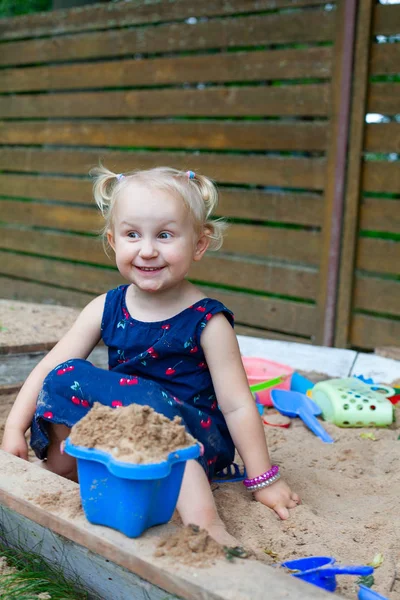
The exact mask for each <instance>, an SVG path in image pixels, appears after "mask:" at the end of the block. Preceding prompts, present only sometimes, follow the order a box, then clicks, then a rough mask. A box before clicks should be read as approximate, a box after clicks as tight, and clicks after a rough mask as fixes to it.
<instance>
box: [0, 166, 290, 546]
mask: <svg viewBox="0 0 400 600" xmlns="http://www.w3.org/2000/svg"><path fill="white" fill-rule="evenodd" d="M94 175H95V176H96V180H95V184H94V196H95V199H96V202H97V204H98V206H99V208H100V210H101V212H102V214H103V216H104V218H105V227H104V232H103V233H104V237H105V239H106V240H107V242H108V244H109V245H110V246H111V247H112V249H113V250H114V252H115V259H116V264H117V267H118V270H119V272H120V273H121V275H122V276H123V277H124V278H125V279H126V280H127V281H128V285H123V286H120V287H118V288H117V289H114V290H111V291H109V292H108V293H107V294H103V295H101V296H99V297H98V298H96V299H95V300H93V301H92V302H90V303H89V304H88V305H87V306H86V308H84V309H83V311H82V313H81V314H80V316H79V317H78V319H77V320H76V322H75V324H74V325H73V326H72V328H71V329H70V331H69V332H68V333H67V334H66V335H65V336H64V337H63V338H62V339H61V340H60V341H59V342H58V344H57V345H56V346H55V347H54V348H53V349H52V350H51V351H50V352H49V353H48V354H47V355H46V357H45V358H44V359H43V360H42V361H41V362H40V363H39V364H38V365H37V366H36V368H35V369H34V370H33V371H32V373H31V374H30V376H29V377H28V379H27V381H26V382H25V384H24V386H23V387H22V389H21V391H20V393H19V395H18V397H17V399H16V401H15V404H14V406H13V408H12V410H11V412H10V415H9V417H8V419H7V423H6V428H5V433H4V438H3V449H4V450H6V451H8V452H11V453H12V454H15V455H16V456H19V457H21V458H24V459H27V444H26V441H25V437H24V434H25V432H26V430H27V429H28V428H29V427H31V446H32V448H33V449H34V451H35V453H36V455H37V456H38V457H39V458H40V459H41V460H44V461H45V462H44V463H43V466H45V467H46V468H47V469H50V470H51V471H54V472H55V473H58V474H59V475H62V476H65V477H69V478H73V479H76V478H77V473H76V464H75V460H74V459H73V458H72V457H70V456H68V455H67V454H61V452H60V443H61V442H62V441H63V440H64V439H65V438H66V437H67V436H68V434H69V431H70V428H71V427H72V425H74V424H75V423H76V422H77V421H78V420H79V419H81V418H82V417H83V416H84V415H85V414H86V413H87V412H88V411H89V410H90V408H91V406H92V405H93V402H95V401H97V402H100V403H102V404H105V405H108V406H112V407H118V406H121V405H122V406H123V405H128V404H131V403H133V402H135V403H138V404H142V405H143V404H147V405H150V406H152V407H153V408H154V409H155V410H156V411H158V412H161V413H163V414H165V415H166V416H167V417H169V418H173V417H174V416H175V415H179V416H181V417H182V419H183V422H184V423H185V425H186V427H187V429H188V431H189V432H190V433H191V434H192V435H193V436H194V437H195V438H197V439H198V440H199V441H200V442H201V443H202V444H203V446H204V454H203V456H202V457H201V458H200V459H199V460H198V461H195V460H191V461H188V464H187V466H186V469H185V474H184V479H183V483H182V488H181V493H180V496H179V500H178V505H177V509H178V511H179V513H180V516H181V518H182V521H183V523H184V524H188V523H194V524H196V525H198V526H200V527H202V528H204V529H206V530H208V532H209V534H210V535H211V536H212V537H213V538H214V539H216V540H217V541H218V542H219V543H221V544H225V545H228V546H231V545H236V540H234V538H232V537H231V536H230V535H229V534H228V532H227V531H226V529H225V527H224V525H223V523H222V521H221V519H220V518H219V516H218V513H217V510H216V506H215V503H214V499H213V495H212V493H211V488H210V485H209V479H211V477H212V475H213V473H214V471H218V470H220V469H222V468H224V467H226V466H227V465H229V464H230V463H231V462H232V460H233V458H234V449H235V446H236V448H237V450H238V452H239V454H240V456H241V457H242V459H243V462H244V464H245V466H246V470H247V474H248V477H249V478H251V479H248V480H247V481H246V482H245V485H247V487H248V489H250V490H251V491H254V493H255V497H256V499H257V500H258V501H259V502H261V503H263V504H265V505H266V506H268V507H270V508H272V509H273V510H274V511H275V512H276V513H277V514H278V515H279V517H280V518H281V519H286V518H287V517H288V516H289V512H288V509H290V508H293V507H295V506H296V504H298V503H299V501H300V500H299V497H298V496H297V494H295V493H293V492H292V491H291V490H290V488H289V487H288V485H287V484H286V483H284V481H283V480H278V479H279V472H277V468H276V467H274V468H272V470H271V462H270V458H269V455H268V450H267V445H266V442H265V436H264V430H263V426H262V423H261V419H260V417H259V414H258V411H257V408H256V405H255V402H254V399H253V396H252V394H251V392H250V390H249V386H248V383H247V378H246V374H245V372H244V369H243V365H242V361H241V357H240V352H239V348H238V344H237V340H236V336H235V334H234V332H233V315H232V313H231V312H230V311H229V310H228V309H227V308H226V307H225V306H224V305H223V304H221V303H220V302H218V301H216V300H213V299H211V298H207V297H205V296H204V294H203V293H202V292H201V291H200V290H198V289H197V288H196V287H195V286H194V285H192V284H191V283H189V282H188V281H187V280H186V279H185V277H186V274H187V272H188V271H189V268H190V266H191V264H192V262H193V261H199V260H201V258H202V257H203V255H204V253H205V252H206V250H207V249H214V250H215V249H218V248H219V247H220V246H221V244H222V234H223V231H224V228H225V224H224V223H223V222H221V221H219V220H211V218H210V217H211V214H212V212H213V210H214V208H215V206H216V204H217V199H218V197H217V191H216V188H215V186H214V185H213V183H212V182H211V181H210V180H209V179H207V178H206V177H203V176H201V175H196V174H195V173H193V172H192V171H188V172H187V173H184V172H181V171H177V170H175V169H171V168H156V169H150V170H147V171H137V172H132V173H129V174H127V175H121V174H120V175H116V174H115V173H112V172H111V171H108V170H107V169H105V168H103V167H100V168H97V169H95V170H94ZM100 339H102V340H103V341H104V343H105V344H106V345H107V346H108V352H109V371H105V370H102V369H98V368H96V367H94V366H93V365H91V364H90V363H89V362H88V361H87V360H85V359H86V358H87V356H88V355H89V354H90V352H91V351H92V350H93V348H94V347H95V346H96V344H97V343H98V342H99V340H100Z"/></svg>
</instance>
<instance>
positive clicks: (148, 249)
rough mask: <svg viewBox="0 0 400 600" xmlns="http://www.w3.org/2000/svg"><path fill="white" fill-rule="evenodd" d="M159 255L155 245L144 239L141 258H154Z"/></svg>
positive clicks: (141, 246)
mask: <svg viewBox="0 0 400 600" xmlns="http://www.w3.org/2000/svg"><path fill="white" fill-rule="evenodd" d="M157 254H158V252H157V249H156V247H155V245H154V244H153V242H152V240H150V239H147V240H145V239H143V240H142V243H141V245H140V251H139V256H141V257H142V258H152V257H154V256H157Z"/></svg>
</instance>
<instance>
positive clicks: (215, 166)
mask: <svg viewBox="0 0 400 600" xmlns="http://www.w3.org/2000/svg"><path fill="white" fill-rule="evenodd" d="M163 158H166V159H168V158H169V159H170V160H169V161H168V162H169V165H170V166H172V167H178V168H180V169H182V168H183V170H186V168H187V167H186V165H187V166H190V168H191V169H192V170H195V171H199V172H202V173H207V175H208V176H209V177H211V178H212V179H214V180H216V181H217V182H219V183H236V184H237V183H244V184H246V185H251V184H254V185H265V186H276V187H285V188H290V187H294V188H303V189H313V190H322V189H323V188H324V183H325V159H323V158H301V157H293V156H278V157H275V156H273V157H270V156H261V155H241V154H229V155H224V154H220V155H215V154H213V153H202V154H199V155H196V156H190V163H189V160H188V155H177V156H176V157H175V160H174V157H173V155H172V153H170V154H168V155H167V156H166V155H165V154H164V153H158V152H157V153H140V154H139V153H138V154H136V153H128V152H118V151H104V152H101V153H98V152H95V151H89V152H85V151H82V150H58V151H55V150H41V149H36V148H35V149H32V148H29V149H25V148H9V147H7V148H3V149H0V169H3V170H7V171H20V172H21V171H25V172H34V171H39V172H40V171H42V172H43V170H44V169H45V170H46V172H47V173H49V174H50V173H56V174H58V173H65V174H70V175H87V174H88V172H89V171H90V169H91V168H92V167H93V166H95V165H98V163H99V160H101V161H102V162H103V164H105V165H106V166H107V167H108V168H110V169H114V171H115V172H116V173H126V172H129V171H131V170H132V168H150V167H154V166H158V165H160V164H162V159H163ZM185 167H186V168H185ZM2 181H3V182H4V184H6V182H7V177H4V178H3V179H2ZM23 182H24V179H23V178H21V181H20V183H18V181H17V180H14V183H15V185H12V186H10V185H8V188H7V189H8V191H5V193H4V192H3V195H8V194H9V193H12V189H14V190H17V189H18V188H19V190H20V191H19V193H18V196H20V197H21V196H24V195H25V194H26V193H28V192H27V191H26V192H25V191H24V190H25V189H26V186H24V183H23ZM59 183H60V184H61V181H59ZM41 185H42V186H45V185H46V184H45V180H42V183H41ZM63 185H64V184H63ZM72 185H73V184H71V183H67V191H66V192H63V199H64V200H68V195H69V189H70V188H71V186H72ZM39 189H40V188H39ZM42 189H43V187H42ZM51 189H52V185H51V179H49V180H48V183H47V191H46V196H47V197H50V198H52V196H50V194H51V193H54V188H53V192H51ZM87 192H88V187H87V184H85V185H82V191H81V192H80V193H79V194H78V196H77V197H78V198H79V200H80V201H82V200H84V201H87V202H91V199H90V198H91V196H89V195H88V193H87ZM70 199H71V201H73V200H74V198H73V197H71V198H70ZM79 200H78V201H79Z"/></svg>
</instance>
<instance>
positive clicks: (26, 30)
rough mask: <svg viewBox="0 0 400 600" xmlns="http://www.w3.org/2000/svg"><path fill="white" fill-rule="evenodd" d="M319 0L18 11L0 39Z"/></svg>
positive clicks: (1, 26) (1, 25)
mask: <svg viewBox="0 0 400 600" xmlns="http://www.w3.org/2000/svg"><path fill="white" fill-rule="evenodd" d="M323 4H324V3H323V2H321V0H247V1H246V2H243V0H229V2H228V1H226V0H224V1H222V2H217V3H216V2H213V1H208V2H207V1H205V0H203V1H202V2H201V4H199V3H198V2H197V0H191V1H188V0H174V2H173V3H170V2H154V1H153V2H149V1H147V2H146V3H143V2H138V1H136V2H132V1H130V2H129V3H121V4H108V5H104V4H103V5H100V4H99V5H98V6H83V7H79V8H72V9H69V10H62V11H61V10H57V12H54V11H51V12H43V13H39V14H37V13H36V14H35V13H34V14H29V15H21V16H18V17H17V18H15V17H13V18H3V19H2V20H1V22H0V39H1V40H10V39H17V38H29V37H34V36H43V35H46V34H47V35H48V34H52V35H54V34H61V33H63V34H65V33H67V32H73V31H90V30H91V29H107V28H108V27H110V25H111V26H113V27H126V26H132V25H148V24H151V23H154V24H159V23H162V22H163V21H173V20H179V21H182V20H183V19H187V18H189V17H194V18H198V17H201V16H203V17H211V16H230V15H234V14H235V13H240V14H247V13H257V12H259V11H266V10H268V9H273V10H277V9H282V8H301V7H303V6H320V5H323Z"/></svg>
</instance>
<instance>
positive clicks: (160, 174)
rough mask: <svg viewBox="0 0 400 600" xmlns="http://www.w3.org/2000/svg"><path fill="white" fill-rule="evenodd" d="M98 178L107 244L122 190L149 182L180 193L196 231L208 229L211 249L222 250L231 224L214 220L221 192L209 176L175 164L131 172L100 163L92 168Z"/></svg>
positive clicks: (97, 193)
mask: <svg viewBox="0 0 400 600" xmlns="http://www.w3.org/2000/svg"><path fill="white" fill-rule="evenodd" d="M90 175H92V176H93V177H94V179H95V180H94V184H93V195H94V199H95V201H96V204H97V206H98V207H99V209H100V211H101V214H102V215H103V217H104V219H105V225H104V228H103V230H102V237H103V243H104V244H105V246H106V247H107V245H108V244H107V231H109V230H110V229H111V227H112V222H113V212H114V207H115V202H116V200H117V198H118V195H119V193H120V192H121V190H123V189H124V188H125V187H126V186H127V185H129V184H130V183H138V184H141V185H148V186H149V187H152V188H154V189H158V190H164V191H166V192H169V193H172V194H174V195H175V196H178V197H180V198H181V199H182V201H183V202H184V203H185V205H186V206H187V208H188V210H189V211H190V213H191V215H192V218H193V221H194V225H195V228H196V230H197V231H198V232H199V233H200V232H202V231H204V233H205V235H206V236H207V237H208V239H209V246H208V249H209V250H219V248H220V247H221V246H222V242H223V236H224V232H225V230H226V228H227V223H226V222H225V220H224V219H212V218H211V217H212V215H213V212H214V210H215V208H216V206H217V204H218V191H217V188H216V186H215V184H214V183H213V182H212V181H211V179H209V178H208V177H204V175H199V174H197V173H193V171H187V172H185V171H178V170H177V169H172V168H171V167H156V168H154V169H147V170H143V171H141V170H137V171H131V172H129V173H125V174H121V173H119V174H117V173H113V172H112V171H110V170H109V169H106V168H105V167H103V165H101V164H100V166H99V167H95V168H94V169H92V170H91V171H90Z"/></svg>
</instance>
